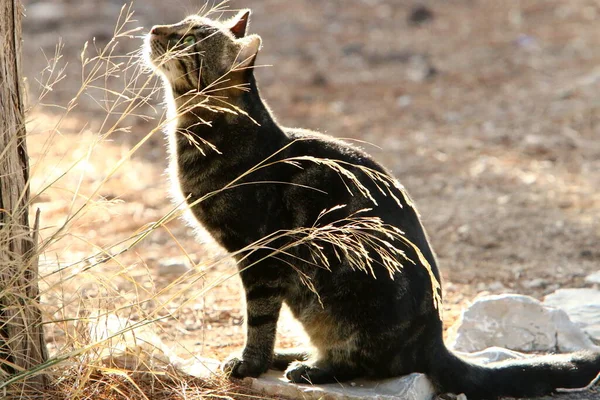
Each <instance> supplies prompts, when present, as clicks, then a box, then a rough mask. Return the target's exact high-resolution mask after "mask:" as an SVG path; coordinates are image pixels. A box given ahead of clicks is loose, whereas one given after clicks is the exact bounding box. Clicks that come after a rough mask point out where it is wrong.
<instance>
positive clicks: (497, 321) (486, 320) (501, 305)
mask: <svg viewBox="0 0 600 400" xmlns="http://www.w3.org/2000/svg"><path fill="white" fill-rule="evenodd" d="M451 330H452V331H454V332H456V334H455V338H454V341H453V342H451V343H450V345H449V347H450V348H452V349H453V350H456V351H461V352H468V353H471V352H476V351H481V350H484V349H486V348H488V347H492V346H501V347H505V348H507V349H510V350H516V351H523V352H572V351H577V350H583V349H591V350H598V349H599V348H598V347H597V346H595V345H594V343H593V342H592V341H591V340H590V338H589V337H587V336H586V335H585V334H584V333H583V332H582V331H581V329H579V327H578V326H577V325H576V324H575V323H573V322H571V320H569V317H568V316H567V314H566V313H565V312H564V311H562V310H559V309H556V308H551V307H546V306H544V305H543V304H542V303H541V302H540V301H538V300H536V299H534V298H532V297H529V296H522V295H516V294H503V295H495V296H484V297H480V298H478V299H477V300H475V302H474V303H473V304H472V305H471V307H469V308H468V309H467V310H465V311H464V312H463V314H462V317H461V319H460V320H459V321H458V322H457V325H456V326H455V327H453V328H451Z"/></svg>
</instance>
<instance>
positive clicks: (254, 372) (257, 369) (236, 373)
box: [221, 357, 266, 379]
mask: <svg viewBox="0 0 600 400" xmlns="http://www.w3.org/2000/svg"><path fill="white" fill-rule="evenodd" d="M221 371H223V372H225V373H226V374H227V375H228V376H231V377H234V378H240V379H241V378H245V377H247V376H249V377H252V378H256V377H258V376H259V375H260V374H262V373H263V372H265V371H266V368H265V367H264V366H263V365H262V364H261V363H257V362H252V361H250V360H244V359H240V358H238V357H231V358H230V359H228V360H227V361H225V362H223V363H222V364H221Z"/></svg>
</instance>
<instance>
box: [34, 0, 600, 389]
mask: <svg viewBox="0 0 600 400" xmlns="http://www.w3.org/2000/svg"><path fill="white" fill-rule="evenodd" d="M96 3H98V4H96ZM25 4H26V6H27V8H28V10H27V15H28V16H27V18H26V19H25V20H24V41H25V48H24V51H25V54H24V59H25V64H24V66H25V69H26V75H27V77H28V85H29V88H30V99H32V100H31V101H30V102H31V103H32V104H34V103H36V101H35V99H37V97H38V94H39V91H40V85H39V84H38V83H37V82H36V77H37V76H39V73H40V72H41V71H42V70H43V69H44V68H45V66H46V64H47V62H46V58H50V57H51V56H52V54H53V53H54V46H55V45H56V43H57V42H58V40H59V37H62V41H63V43H64V50H63V54H64V58H63V59H62V60H61V63H64V62H66V61H68V62H69V65H68V66H67V69H66V71H67V73H68V76H67V79H65V80H63V81H62V82H60V83H59V84H58V85H57V87H56V88H55V89H54V90H53V91H52V92H51V93H49V94H48V96H47V97H46V98H45V99H44V100H43V103H44V104H41V105H38V106H36V107H34V108H33V109H32V112H31V114H30V122H29V130H30V132H31V137H30V140H29V147H30V152H31V156H32V164H33V166H34V170H33V181H32V186H33V190H34V193H41V195H40V196H39V197H38V198H37V199H36V202H37V203H36V205H37V206H39V207H40V208H41V210H42V221H43V226H44V228H45V229H44V230H43V231H42V236H44V237H45V238H49V237H50V236H51V235H52V233H53V232H55V231H56V227H57V226H59V224H61V223H62V222H63V221H64V220H65V215H67V214H69V213H70V212H72V210H73V207H74V206H73V205H74V204H75V205H76V204H79V203H78V202H79V201H81V199H82V198H91V199H92V200H94V202H95V203H96V205H95V206H94V207H91V208H89V209H86V211H85V213H82V215H81V216H78V219H77V220H76V221H75V222H73V223H71V224H70V225H69V231H68V234H67V235H66V236H65V237H64V238H63V239H61V240H60V241H57V242H56V243H54V244H53V245H52V246H51V247H49V248H48V249H47V252H46V256H45V258H44V260H43V263H42V265H41V271H42V274H43V275H44V276H45V279H44V282H43V284H42V286H43V291H44V297H43V300H44V304H45V307H46V308H47V310H46V311H47V314H48V316H49V318H52V319H55V320H62V319H68V318H71V317H74V316H75V315H84V314H85V313H86V312H89V310H90V309H91V308H94V307H96V308H99V309H110V310H117V311H118V312H121V313H124V314H125V315H126V316H128V317H131V318H133V319H134V320H135V319H139V318H142V317H147V316H148V315H151V316H152V317H164V319H161V320H160V321H158V322H157V323H156V326H157V327H158V329H159V332H160V336H161V337H162V338H163V340H165V342H166V343H167V344H169V345H170V346H172V347H173V349H174V350H175V351H176V352H177V353H178V354H180V355H182V356H188V357H189V356H190V355H201V356H205V357H219V358H222V357H225V356H226V355H228V354H229V353H231V352H233V351H235V350H238V349H239V348H240V347H241V346H242V344H243V332H242V326H241V324H242V311H241V303H240V301H239V293H240V292H239V283H238V282H237V278H236V277H235V276H234V277H233V278H231V279H227V280H224V281H223V282H221V283H220V284H219V285H217V286H215V287H212V286H213V283H214V282H215V281H216V280H218V281H221V280H223V279H222V278H223V277H224V276H229V275H232V274H234V271H235V267H234V265H233V263H232V262H231V261H230V260H228V259H226V255H225V254H224V253H223V251H222V250H221V249H219V248H217V247H216V246H215V245H214V244H212V243H211V242H210V241H209V240H195V238H194V236H193V233H192V229H191V228H189V227H188V226H186V225H185V224H183V223H181V222H178V221H174V222H171V223H169V224H168V225H167V227H168V228H161V229H159V230H157V231H155V232H154V233H152V234H151V235H150V236H149V237H148V238H146V239H145V240H144V241H142V243H140V244H139V245H137V246H136V247H135V249H133V250H131V251H128V252H126V253H124V254H123V255H122V256H120V257H118V258H117V259H116V260H114V261H111V262H109V263H104V264H100V265H97V266H93V267H92V268H89V269H88V268H87V267H86V266H85V265H83V266H82V265H81V264H77V265H76V266H72V267H69V265H68V264H69V263H70V262H74V261H77V260H81V259H82V258H84V257H87V256H90V255H92V254H95V253H97V252H98V251H99V249H101V248H104V247H106V246H108V245H110V244H112V243H117V242H119V241H120V240H123V239H125V238H127V237H129V236H130V235H131V234H132V233H133V232H135V231H136V230H138V229H139V228H140V227H142V226H144V224H148V223H150V222H152V221H157V220H159V219H160V218H161V217H162V216H163V215H165V214H166V213H167V212H169V210H171V209H172V204H171V203H170V201H169V199H168V196H167V194H166V193H167V191H168V183H167V179H166V176H165V175H164V173H163V171H164V169H165V166H166V162H165V157H166V156H165V149H164V141H163V138H162V135H161V134H160V132H158V133H157V134H155V135H153V136H152V137H151V138H150V139H149V140H148V141H147V142H146V143H145V144H144V145H143V146H141V147H140V149H139V150H137V151H136V152H135V153H134V154H133V156H132V157H131V159H130V160H128V161H127V162H126V163H125V164H123V166H122V167H120V168H119V169H118V170H117V171H116V172H115V173H114V174H112V175H111V176H110V177H109V178H108V179H107V180H106V182H104V180H105V178H106V177H107V176H108V175H109V171H112V169H113V167H114V166H115V165H117V164H118V163H119V160H121V159H122V158H123V157H125V158H127V157H126V155H127V153H128V152H129V151H130V149H131V148H132V146H133V145H135V143H137V142H138V141H139V140H140V139H141V138H143V137H144V136H145V135H146V134H147V133H148V132H149V131H150V130H151V129H152V128H153V127H154V126H156V123H157V122H156V120H153V121H144V120H143V119H142V118H137V117H136V118H134V117H131V118H129V119H128V120H127V124H131V129H130V131H129V132H124V133H123V132H122V133H116V134H114V135H112V136H111V137H110V138H108V139H102V140H101V141H100V142H99V143H97V144H96V145H95V146H94V147H93V148H92V149H91V150H90V146H91V144H92V143H94V142H96V141H97V139H98V138H99V137H100V136H99V133H100V132H103V129H105V128H106V127H105V126H104V127H103V126H102V121H103V118H104V117H105V113H104V112H103V111H102V109H101V107H100V104H99V103H98V99H97V98H91V97H84V98H82V100H81V101H80V102H79V106H78V107H77V109H76V110H75V111H73V112H72V113H70V115H69V116H68V117H67V118H65V119H64V121H62V125H61V128H60V133H59V134H56V135H54V136H53V138H52V141H51V142H49V141H48V138H49V137H50V135H51V134H50V131H51V130H52V127H54V126H55V124H56V123H57V121H59V119H60V115H61V110H60V109H59V108H57V107H54V106H49V105H48V104H55V105H56V104H58V105H66V103H67V102H68V101H69V99H70V98H71V97H72V96H73V94H74V93H75V91H76V90H77V89H78V87H79V85H80V83H81V78H80V75H81V74H80V69H81V65H80V63H78V60H79V57H80V53H81V49H82V46H83V43H84V42H85V41H88V40H92V38H93V37H95V38H96V44H97V45H98V46H101V45H102V44H103V43H106V42H108V41H109V40H110V38H111V37H112V34H113V29H114V25H115V22H116V20H117V17H118V15H119V11H120V9H121V5H122V1H120V0H113V1H105V2H94V1H92V0H82V1H69V0H62V1H35V0H28V1H25ZM418 4H424V5H425V6H427V7H428V8H429V10H431V11H432V13H433V14H432V17H431V18H428V19H425V20H424V21H420V22H415V21H411V20H410V18H409V16H410V15H411V10H414V7H415V6H416V5H418ZM201 5H202V2H197V1H192V0H185V1H184V0H178V1H159V0H145V1H143V2H142V1H138V2H137V3H136V4H134V6H133V9H134V10H135V12H136V14H135V19H136V20H137V22H135V23H134V25H137V26H143V27H144V31H145V32H147V31H148V28H149V27H151V25H153V24H159V23H171V22H175V21H177V20H179V19H181V18H182V17H184V16H185V15H186V14H189V13H192V12H194V11H197V10H198V9H199V8H200V7H201ZM229 7H230V9H232V10H235V9H238V8H241V7H251V8H252V11H253V15H252V20H251V26H250V30H251V32H253V33H258V34H259V35H261V37H262V39H263V48H262V50H261V53H260V56H259V58H258V63H259V64H263V65H268V66H265V67H262V68H258V69H257V79H258V82H259V86H260V88H261V90H262V94H263V97H264V98H265V99H266V100H267V102H268V103H269V104H270V106H271V108H272V110H273V112H274V113H275V115H276V116H277V118H278V120H279V121H280V122H281V123H282V124H284V125H288V126H298V127H305V128H311V129H315V130H319V131H321V132H325V133H328V134H331V135H334V136H337V137H342V138H350V139H358V140H361V141H365V142H368V143H370V144H364V145H363V147H364V148H365V149H367V150H368V151H369V152H371V153H372V154H374V156H375V158H376V159H377V160H379V161H380V162H381V163H383V164H384V165H385V166H387V167H388V168H389V169H390V170H391V171H393V173H394V174H395V175H396V176H397V177H398V178H399V180H400V181H401V182H402V183H403V184H404V185H405V186H406V188H407V189H408V191H409V193H410V194H411V195H412V197H413V199H414V200H415V202H416V204H417V207H418V209H419V211H420V213H421V215H422V217H423V221H424V225H425V227H426V229H427V230H428V233H429V235H430V238H431V241H432V243H433V247H434V249H435V250H436V252H437V255H438V258H439V264H440V268H441V269H442V275H443V279H444V281H443V287H444V296H445V304H444V321H445V323H446V325H447V326H450V325H451V324H452V323H453V322H454V321H455V320H456V318H457V316H458V315H459V314H460V311H461V309H462V308H464V307H465V306H467V305H468V304H469V302H470V301H472V299H473V298H474V297H476V296H477V295H479V294H481V293H506V292H512V293H522V294H527V295H531V296H534V297H536V298H540V299H541V298H542V297H543V296H544V295H546V294H548V293H551V292H553V291H554V290H556V289H557V288H559V287H561V288H563V287H586V286H589V285H588V284H586V283H585V282H584V277H585V276H586V275H588V274H590V273H592V272H595V271H597V270H598V269H599V266H600V247H599V246H598V243H599V239H600V191H599V190H598V188H600V24H598V20H599V19H600V1H597V0H596V1H594V0H578V1H559V0H545V1H526V0H521V1H510V2H505V1H502V2H500V1H493V0H453V1H434V0H431V1H419V2H417V1H410V0H395V1H380V0H360V1H359V0H351V1H350V0H344V1H342V0H330V1H326V2H325V1H318V0H296V1H286V0H264V1H258V0H257V1H253V2H243V1H231V2H230V3H229ZM225 15H226V16H228V15H231V13H225ZM136 35H139V33H138V34H136ZM140 44H141V39H139V38H132V39H129V40H123V43H122V44H121V45H122V47H120V48H119V51H123V53H125V52H127V51H134V50H135V49H136V48H138V47H139V45H140ZM160 102H161V96H160V95H157V96H154V98H153V100H152V105H155V106H158V108H153V107H152V106H151V105H148V106H146V107H144V108H143V109H142V111H141V112H140V113H142V114H144V115H150V116H153V117H155V118H159V117H160V115H161V111H160ZM79 159H82V160H84V161H83V162H80V163H78V164H77V167H76V168H74V169H71V170H69V171H68V172H66V171H67V169H68V167H67V166H68V165H72V163H73V162H75V161H76V160H79ZM63 173H65V176H64V177H62V178H60V179H59V180H58V182H57V183H56V184H55V185H53V187H52V188H50V189H47V190H45V191H43V192H42V188H43V187H44V186H45V185H46V184H48V183H49V182H50V181H51V180H52V179H54V178H58V177H60V176H61V175H62V174H63ZM76 188H79V189H78V190H79V195H78V196H74V194H73V193H74V192H75V190H76ZM74 198H75V200H73V199H74ZM83 214H84V215H83ZM188 259H189V260H191V261H192V262H193V263H194V264H195V266H194V267H193V269H192V272H190V273H188V277H189V276H193V278H189V279H188V278H186V277H185V276H184V278H183V279H181V280H177V278H178V277H179V275H181V271H182V270H181V269H179V270H174V271H172V272H169V270H168V268H169V267H168V266H166V265H167V264H172V265H180V264H186V263H188V262H189V260H188ZM215 260H221V261H218V262H217V261H215ZM92 264H93V263H91V264H90V265H92ZM58 266H60V267H63V269H62V271H61V272H60V273H58V272H56V271H57V267H58ZM209 288H210V290H208V289H209ZM128 301H131V302H135V303H136V304H137V307H136V308H127V307H126V306H125V305H126V304H127V302H128ZM82 304H83V306H82ZM68 332H69V328H67V322H57V323H56V325H55V328H49V338H50V340H51V342H52V343H53V344H52V350H53V351H61V346H62V344H63V343H64V341H65V340H64V339H65V336H68V335H70V334H69V333H68ZM303 340H304V339H303V337H302V335H301V334H299V333H298V328H297V326H296V325H294V324H293V322H291V321H290V319H289V317H285V318H283V321H282V323H281V329H280V342H281V344H282V345H283V346H291V345H297V344H300V343H302V341H303ZM582 398H584V397H582ZM590 398H591V397H590Z"/></svg>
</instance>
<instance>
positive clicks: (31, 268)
mask: <svg viewBox="0 0 600 400" xmlns="http://www.w3.org/2000/svg"><path fill="white" fill-rule="evenodd" d="M22 12H23V7H22V5H21V3H20V1H19V0H0V382H2V381H6V380H7V378H10V376H11V375H15V374H18V373H20V372H23V371H25V370H30V369H31V368H33V367H35V366H37V365H39V364H40V363H42V362H44V361H45V360H46V346H45V342H44V336H43V327H42V324H41V322H42V318H41V312H40V309H39V307H38V300H39V291H38V286H37V275H38V274H37V272H38V271H37V254H36V252H37V251H36V250H37V249H36V248H37V221H38V218H37V216H36V224H35V225H36V226H35V227H34V230H33V233H31V230H30V228H29V220H28V219H29V211H28V208H29V160H28V157H27V147H26V143H25V117H24V106H23V88H22V85H21V80H22V77H21V58H20V57H21V16H22ZM45 387H46V376H45V375H43V374H34V375H31V376H29V377H27V378H24V379H19V380H18V381H17V383H14V384H12V385H10V386H9V387H8V388H4V390H8V392H6V391H5V392H4V393H1V392H0V397H2V396H3V395H8V396H9V398H27V397H37V396H38V395H40V394H43V392H44V388H45Z"/></svg>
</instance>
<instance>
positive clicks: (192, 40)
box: [183, 35, 196, 47]
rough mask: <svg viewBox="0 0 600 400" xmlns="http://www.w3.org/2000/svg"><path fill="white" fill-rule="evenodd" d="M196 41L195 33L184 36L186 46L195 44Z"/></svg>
mask: <svg viewBox="0 0 600 400" xmlns="http://www.w3.org/2000/svg"><path fill="white" fill-rule="evenodd" d="M195 43H196V38H195V37H194V36H193V35H187V36H186V37H184V38H183V45H184V46H185V47H189V46H193V45H194V44H195Z"/></svg>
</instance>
